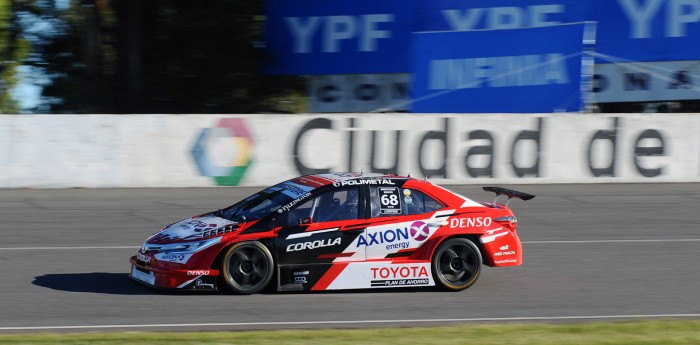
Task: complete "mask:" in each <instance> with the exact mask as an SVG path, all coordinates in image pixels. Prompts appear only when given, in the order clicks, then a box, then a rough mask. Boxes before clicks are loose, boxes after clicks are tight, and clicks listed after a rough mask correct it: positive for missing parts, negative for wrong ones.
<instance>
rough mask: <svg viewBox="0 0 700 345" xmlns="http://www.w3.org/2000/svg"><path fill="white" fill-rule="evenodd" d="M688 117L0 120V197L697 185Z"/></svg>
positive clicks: (697, 123) (694, 130)
mask: <svg viewBox="0 0 700 345" xmlns="http://www.w3.org/2000/svg"><path fill="white" fill-rule="evenodd" d="M699 147H700V114H682V115H676V114H614V115H603V114H535V115H513V114H489V115H462V114H455V115H449V114H439V115H428V114H425V115H418V114H410V115H409V114H332V115H230V116H226V115H0V188H70V187H86V188H99V187H205V186H217V185H219V186H226V185H240V186H267V185H270V184H273V183H276V182H279V181H282V180H285V179H288V178H291V177H294V176H298V175H302V174H309V173H318V172H327V171H357V172H359V171H364V172H398V173H399V174H403V175H405V174H410V175H411V176H413V177H420V178H423V177H429V178H430V180H432V181H434V182H435V183H439V184H448V185H449V184H479V185H491V184H536V183H599V182H605V183H608V182H615V183H627V182H698V181H700V149H699Z"/></svg>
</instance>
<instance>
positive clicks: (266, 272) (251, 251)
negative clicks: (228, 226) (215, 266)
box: [221, 241, 275, 295]
mask: <svg viewBox="0 0 700 345" xmlns="http://www.w3.org/2000/svg"><path fill="white" fill-rule="evenodd" d="M221 260H222V262H221V278H222V280H223V282H224V283H225V286H226V287H227V288H228V290H230V291H231V292H233V293H236V294H239V295H250V294H253V293H256V292H259V291H261V290H262V289H264V288H265V287H266V286H267V285H268V284H270V281H271V280H272V276H273V275H274V271H275V265H274V262H273V259H272V254H271V253H270V250H269V249H267V247H265V245H263V244H262V243H260V242H257V241H249V242H239V243H236V244H234V245H232V246H231V247H229V248H228V249H227V250H226V254H224V256H223V257H222V259H221Z"/></svg>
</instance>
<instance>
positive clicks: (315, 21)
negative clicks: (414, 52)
mask: <svg viewBox="0 0 700 345" xmlns="http://www.w3.org/2000/svg"><path fill="white" fill-rule="evenodd" d="M413 4H414V2H413V1H403V0H381V1H375V0H334V1H328V0H304V1H295V0H268V1H267V15H266V23H265V25H266V45H267V50H268V53H269V55H270V56H269V57H270V59H271V61H269V64H268V68H267V70H266V72H267V73H269V74H302V75H304V74H306V75H318V74H367V73H405V72H408V71H409V64H410V56H409V52H410V44H411V42H410V37H411V32H412V31H413V30H412V20H413V9H414V6H413Z"/></svg>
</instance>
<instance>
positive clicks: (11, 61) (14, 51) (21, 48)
mask: <svg viewBox="0 0 700 345" xmlns="http://www.w3.org/2000/svg"><path fill="white" fill-rule="evenodd" d="M15 22H16V18H15V11H14V8H13V2H12V1H11V0H0V59H1V60H0V113H3V114H14V113H17V102H15V100H14V99H13V98H12V96H11V94H10V90H11V89H12V88H13V87H14V86H15V85H17V81H18V80H17V66H19V65H20V62H21V61H22V60H23V59H24V58H25V57H26V56H27V54H28V51H29V43H28V41H27V40H25V39H22V38H20V37H19V31H18V30H17V27H16V25H15Z"/></svg>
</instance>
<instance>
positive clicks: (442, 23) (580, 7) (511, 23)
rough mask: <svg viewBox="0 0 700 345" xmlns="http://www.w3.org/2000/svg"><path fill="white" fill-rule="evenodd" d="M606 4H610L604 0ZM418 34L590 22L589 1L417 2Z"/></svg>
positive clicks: (492, 0) (450, 0) (458, 0)
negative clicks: (423, 32)
mask: <svg viewBox="0 0 700 345" xmlns="http://www.w3.org/2000/svg"><path fill="white" fill-rule="evenodd" d="M606 1H609V0H606ZM417 6H418V10H417V11H416V13H420V16H417V17H416V19H415V21H414V22H415V26H414V28H413V29H414V30H413V31H414V32H418V31H472V30H483V29H494V30H495V29H518V28H536V27H543V26H551V25H558V24H564V23H578V22H583V21H586V20H588V19H589V16H590V15H589V12H590V11H591V10H592V9H593V6H592V1H590V0H584V1H582V0H525V1H524V0H440V1H435V0H418V4H417Z"/></svg>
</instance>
